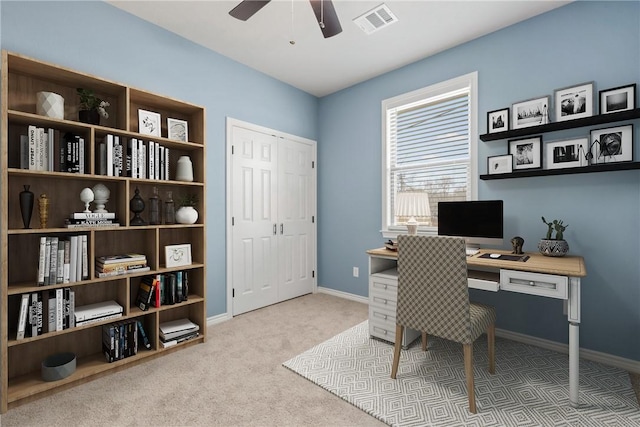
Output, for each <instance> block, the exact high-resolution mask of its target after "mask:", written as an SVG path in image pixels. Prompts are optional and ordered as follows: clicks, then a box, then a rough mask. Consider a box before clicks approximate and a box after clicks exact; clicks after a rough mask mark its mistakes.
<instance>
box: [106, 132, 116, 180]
mask: <svg viewBox="0 0 640 427" xmlns="http://www.w3.org/2000/svg"><path fill="white" fill-rule="evenodd" d="M106 145H107V147H106V148H107V176H114V175H113V135H111V134H107V143H106Z"/></svg>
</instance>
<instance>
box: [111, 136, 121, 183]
mask: <svg viewBox="0 0 640 427" xmlns="http://www.w3.org/2000/svg"><path fill="white" fill-rule="evenodd" d="M113 161H114V165H113V175H114V176H122V145H120V136H119V135H114V136H113Z"/></svg>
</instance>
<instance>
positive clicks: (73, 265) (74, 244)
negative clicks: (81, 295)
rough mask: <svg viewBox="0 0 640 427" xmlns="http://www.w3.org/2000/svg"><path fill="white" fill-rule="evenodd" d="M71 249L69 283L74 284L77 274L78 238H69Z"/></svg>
mask: <svg viewBox="0 0 640 427" xmlns="http://www.w3.org/2000/svg"><path fill="white" fill-rule="evenodd" d="M69 240H70V241H71V247H70V252H69V281H70V282H76V281H78V280H79V279H77V278H76V277H77V276H76V274H77V272H78V236H70V237H69Z"/></svg>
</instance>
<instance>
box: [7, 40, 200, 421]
mask: <svg viewBox="0 0 640 427" xmlns="http://www.w3.org/2000/svg"><path fill="white" fill-rule="evenodd" d="M1 60H2V63H1V66H2V69H1V70H0V71H1V73H0V75H2V77H3V78H2V88H1V93H0V106H1V110H0V114H1V115H0V137H1V144H2V145H1V147H0V153H1V158H0V166H1V168H0V169H1V170H0V197H1V198H2V209H1V213H0V231H1V244H2V253H1V255H0V256H1V262H2V270H1V272H0V275H1V277H0V279H1V298H2V299H1V300H0V316H1V318H0V337H2V339H1V340H0V413H5V412H6V411H7V409H8V408H10V407H13V406H17V405H20V404H23V403H26V402H29V401H31V400H33V399H37V398H39V397H42V396H45V395H48V394H51V393H54V392H56V391H58V390H61V389H66V388H68V387H70V386H73V385H75V384H80V383H83V382H86V381H88V380H91V379H92V378H96V377H98V376H101V375H105V374H108V373H109V372H110V371H113V370H120V369H123V368H126V367H127V366H129V365H131V364H134V363H139V362H141V361H144V360H147V359H150V358H153V357H157V356H160V355H163V354H166V353H165V352H166V351H173V350H179V349H182V348H185V347H186V346H189V345H193V344H197V343H201V342H204V340H205V337H206V267H205V264H204V261H205V259H206V253H205V239H206V225H205V222H204V220H205V218H206V212H205V207H206V203H205V196H206V191H205V190H206V184H205V146H206V144H205V136H206V130H205V110H204V108H203V107H200V106H198V105H194V104H191V103H188V102H184V101H180V100H177V99H173V98H168V97H165V96H161V95H157V94H154V93H151V92H147V91H144V90H142V89H138V88H133V87H129V86H126V85H123V84H120V83H116V82H112V81H109V80H106V79H103V78H100V77H96V76H93V75H89V74H86V73H82V72H80V71H76V70H71V69H68V68H64V67H60V66H57V65H55V64H51V63H47V62H43V61H40V60H37V59H34V58H28V57H25V56H22V55H20V54H17V53H12V52H7V51H4V50H3V51H2V58H1ZM78 87H82V88H90V89H93V90H94V91H95V93H96V95H97V96H98V97H100V98H101V99H104V100H107V101H108V102H109V103H110V104H111V106H110V107H109V118H108V119H104V118H103V119H102V121H101V123H100V124H99V125H93V124H87V123H82V122H80V121H78V120H77V117H78V110H79V97H78V96H77V93H76V88H78ZM39 91H52V92H55V93H58V94H60V95H61V96H62V97H63V98H64V104H65V107H64V119H56V118H50V117H45V116H41V115H38V114H36V93H37V92H39ZM138 109H144V110H149V111H154V112H157V113H159V114H160V115H161V124H160V125H161V126H160V127H161V134H160V136H157V137H156V136H149V135H143V134H141V133H139V132H138ZM168 118H174V119H179V120H184V121H186V122H187V123H188V131H189V135H188V136H189V140H188V141H177V140H173V139H169V138H168V132H167V119H168ZM29 127H39V128H45V129H46V130H47V131H48V129H49V128H50V129H52V130H51V131H50V132H49V135H51V136H52V140H53V141H54V143H53V146H52V150H50V151H49V152H48V156H49V157H50V158H51V157H52V156H53V157H52V158H53V161H50V162H49V164H48V167H45V169H47V170H34V168H31V169H29V165H28V164H25V161H27V163H28V161H29V160H30V159H29V158H28V157H27V156H25V155H24V154H25V153H26V151H25V146H27V148H28V145H27V144H28V142H29V141H28V140H25V138H23V135H27V132H28V130H29ZM68 132H69V133H72V134H73V135H74V136H77V137H78V139H76V141H79V142H78V143H77V144H76V146H77V147H78V151H74V153H78V156H77V158H75V159H73V161H74V162H76V163H74V165H75V166H78V165H79V164H82V166H83V168H84V172H82V173H76V172H69V171H67V170H68V169H66V168H65V169H63V166H62V164H63V163H65V164H66V162H67V158H66V157H65V156H66V154H68V151H65V147H63V146H64V145H66V141H67V140H65V139H64V135H65V134H66V133H68ZM108 135H113V136H114V139H115V136H117V137H118V138H119V139H120V140H121V141H122V142H123V147H125V148H127V147H132V145H125V144H124V143H125V142H129V141H131V140H132V139H137V140H141V141H143V143H145V144H146V146H147V147H148V144H149V142H150V141H153V142H155V143H157V144H158V145H159V146H161V147H162V149H163V150H168V152H169V153H170V156H168V157H165V158H166V159H167V162H166V163H165V168H164V170H165V171H166V170H168V177H162V178H165V179H154V178H149V177H147V175H145V176H144V177H131V176H130V175H131V174H130V175H129V176H127V174H126V171H125V173H122V174H120V175H117V174H113V175H117V176H112V175H111V176H107V174H106V173H105V172H104V168H103V166H104V164H105V158H104V157H103V154H102V151H101V149H102V146H103V144H107V139H108ZM79 138H81V139H82V141H80V140H79ZM63 141H64V143H63ZM80 147H82V149H80ZM123 151H124V150H123ZM165 152H166V151H165ZM126 154H127V153H126V152H125V153H123V169H124V168H125V163H126V161H125V159H124V157H125V156H126ZM147 154H148V153H147ZM180 156H189V157H190V159H191V162H192V164H193V175H194V181H193V182H182V181H176V180H174V179H173V177H175V173H176V167H177V160H178V159H179V158H180ZM129 159H130V160H131V159H132V157H129ZM146 159H147V160H148V158H146ZM167 165H168V167H167ZM145 166H148V164H146V165H145ZM65 167H66V166H65ZM70 170H77V171H78V172H79V169H70ZM80 170H81V169H80ZM99 183H100V184H104V185H105V186H106V187H107V188H108V189H109V191H110V196H109V201H108V203H107V205H106V208H107V210H108V211H109V212H114V213H115V216H116V218H117V219H118V222H119V224H120V226H118V227H110V226H102V227H91V226H82V227H74V228H68V227H65V220H67V219H68V218H69V216H70V214H71V213H74V212H81V211H83V210H84V204H83V203H82V202H81V201H80V192H81V191H82V190H83V189H84V188H87V187H88V188H93V187H94V186H95V185H96V184H99ZM25 185H29V186H30V190H31V191H32V192H33V193H34V196H35V203H34V208H33V214H32V218H31V223H30V226H31V227H32V228H30V229H25V228H24V225H23V221H22V216H21V212H20V208H19V203H18V200H19V193H20V192H21V191H22V190H23V188H24V186H25ZM154 187H157V188H158V190H159V193H160V198H161V199H163V200H164V198H165V196H166V192H167V191H171V192H172V193H173V199H174V201H175V203H176V209H177V208H178V200H179V199H180V196H182V195H184V194H187V193H193V194H195V195H197V197H198V198H199V200H200V203H199V205H198V213H199V216H198V221H197V222H196V223H195V224H189V225H185V224H157V225H143V226H132V225H131V223H130V222H131V219H132V218H133V213H132V212H131V211H130V204H129V202H130V200H131V199H132V198H133V196H134V194H135V191H136V189H137V190H139V193H140V196H141V197H142V199H143V200H144V201H145V204H146V209H145V210H144V211H143V212H142V217H143V219H144V220H145V221H146V222H147V224H148V223H149V216H148V214H149V209H148V206H149V205H148V199H149V197H151V196H152V194H153V189H154ZM42 193H45V194H47V196H48V198H49V214H48V221H47V228H39V227H40V219H39V213H38V197H39V195H40V194H42ZM91 209H95V204H93V203H92V204H91ZM76 235H83V236H86V242H87V244H86V252H87V260H88V267H87V272H88V278H83V280H77V281H74V282H71V283H60V282H57V283H56V284H49V285H45V286H39V285H38V261H39V258H40V241H41V238H43V237H47V238H58V239H59V240H65V239H69V238H70V237H71V236H76ZM187 243H188V244H190V245H191V250H192V259H193V263H192V264H190V265H187V266H182V267H176V268H166V267H165V259H164V258H165V252H164V246H166V245H177V244H187ZM124 253H143V254H145V255H146V262H147V265H148V266H149V267H150V271H145V272H137V273H136V272H133V273H131V274H126V275H119V276H112V277H105V278H98V277H97V272H96V267H95V265H94V264H95V263H94V260H95V258H96V257H99V256H104V255H114V254H124ZM179 271H188V272H189V295H188V299H187V300H186V301H182V302H180V303H176V304H173V305H162V306H161V307H152V308H150V309H149V310H147V311H142V310H140V308H138V307H137V306H136V304H135V300H136V296H137V291H138V287H139V284H140V281H141V280H142V278H143V277H144V276H148V275H168V274H174V273H177V272H179ZM53 276H55V274H54V275H53ZM83 277H86V276H83ZM56 281H57V280H56ZM67 288H68V289H69V290H72V291H73V293H74V296H75V306H81V305H87V304H93V303H96V302H102V301H109V300H114V301H116V302H117V303H118V304H119V305H121V306H122V307H123V316H122V317H120V318H116V319H107V320H103V321H100V322H96V323H93V324H89V325H83V326H78V327H71V328H66V329H63V330H57V331H51V332H49V331H48V329H49V328H48V318H47V317H46V316H47V315H48V294H49V292H50V291H59V290H61V289H62V290H64V289H67ZM33 294H41V295H42V300H43V303H42V312H43V326H42V333H41V334H38V335H36V336H25V338H24V339H20V340H18V339H17V336H16V333H17V329H18V318H19V312H20V303H21V301H22V296H23V295H33ZM182 318H188V319H189V320H190V321H192V322H193V323H195V324H197V325H198V326H199V328H200V329H199V332H200V335H199V336H198V337H197V338H194V339H192V340H189V341H187V342H184V343H180V344H178V345H175V346H172V347H169V348H166V349H165V348H162V346H161V345H160V339H159V325H160V324H161V323H163V322H167V321H171V320H177V319H182ZM126 320H139V321H140V322H141V323H142V324H143V326H144V329H145V331H146V334H147V336H148V337H149V339H150V341H151V345H152V347H151V349H148V350H147V349H145V348H144V346H142V345H140V346H139V350H138V353H137V354H135V355H132V356H130V357H127V358H124V359H121V360H117V361H115V362H112V363H108V362H107V361H106V359H105V355H104V354H103V350H102V327H103V326H104V325H109V324H112V323H115V322H118V321H126ZM139 341H140V340H139ZM54 350H55V351H54ZM67 351H68V352H73V353H75V354H76V357H77V368H76V371H75V372H74V373H73V374H71V375H70V376H69V377H67V378H64V379H62V380H59V381H55V382H46V381H43V380H42V379H41V373H40V365H41V362H42V360H43V359H44V358H46V357H47V356H48V355H50V354H52V353H57V352H67Z"/></svg>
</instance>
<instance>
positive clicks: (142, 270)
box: [96, 267, 151, 279]
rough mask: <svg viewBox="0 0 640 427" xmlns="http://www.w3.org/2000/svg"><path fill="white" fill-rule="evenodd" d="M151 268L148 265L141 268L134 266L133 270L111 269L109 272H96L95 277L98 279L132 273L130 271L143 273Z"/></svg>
mask: <svg viewBox="0 0 640 427" xmlns="http://www.w3.org/2000/svg"><path fill="white" fill-rule="evenodd" d="M150 270H151V268H150V267H143V268H136V269H135V270H123V271H120V270H118V271H112V272H109V273H100V272H96V277H98V278H99V279H102V278H105V277H114V276H123V275H125V274H132V273H144V272H145V271H150Z"/></svg>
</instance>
